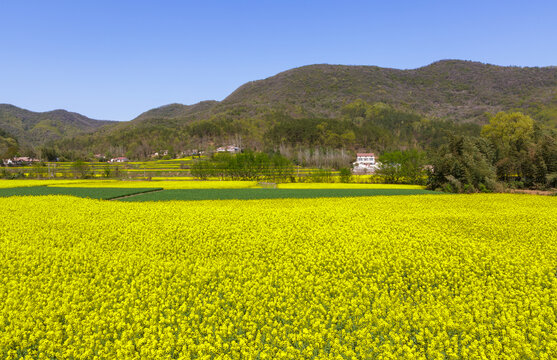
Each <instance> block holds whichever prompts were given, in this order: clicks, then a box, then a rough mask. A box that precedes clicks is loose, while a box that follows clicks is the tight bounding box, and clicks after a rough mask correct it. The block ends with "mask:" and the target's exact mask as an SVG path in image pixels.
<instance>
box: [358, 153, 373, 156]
mask: <svg viewBox="0 0 557 360" xmlns="http://www.w3.org/2000/svg"><path fill="white" fill-rule="evenodd" d="M356 156H357V157H360V156H373V157H375V154H374V153H357V154H356Z"/></svg>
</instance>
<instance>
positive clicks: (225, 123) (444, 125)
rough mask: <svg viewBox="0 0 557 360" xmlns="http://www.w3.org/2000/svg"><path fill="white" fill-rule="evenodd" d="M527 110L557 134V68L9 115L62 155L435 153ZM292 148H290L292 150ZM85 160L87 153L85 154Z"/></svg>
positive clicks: (21, 132) (454, 67) (275, 80)
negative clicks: (96, 112) (229, 147)
mask: <svg viewBox="0 0 557 360" xmlns="http://www.w3.org/2000/svg"><path fill="white" fill-rule="evenodd" d="M500 111H520V112H523V113H525V114H527V115H530V116H531V117H532V118H533V119H534V120H536V121H537V123H538V124H539V126H541V127H546V128H550V129H551V128H552V129H555V128H557V68H555V67H546V68H523V67H503V66H495V65H488V64H482V63H478V62H471V61H460V60H443V61H439V62H436V63H433V64H431V65H428V66H425V67H421V68H418V69H412V70H397V69H389V68H380V67H376V66H345V65H310V66H304V67H300V68H295V69H291V70H288V71H285V72H282V73H279V74H277V75H275V76H272V77H269V78H267V79H263V80H258V81H252V82H248V83H246V84H244V85H242V86H240V87H239V88H238V89H237V90H236V91H234V92H233V93H232V94H230V95H229V96H228V97H227V98H226V99H224V100H223V101H220V102H218V101H204V102H200V103H198V104H194V105H181V104H170V105H166V106H162V107H159V108H156V109H151V110H149V111H147V112H145V113H143V114H141V115H139V116H138V117H137V118H135V119H133V120H131V121H127V122H120V123H116V124H113V125H109V126H102V125H105V124H107V122H99V121H95V120H91V119H88V118H86V117H84V116H81V115H79V114H75V113H68V112H65V111H61V110H59V111H54V112H49V113H31V112H27V111H25V110H21V109H17V108H15V107H7V106H5V105H4V106H2V107H0V128H2V129H4V130H7V131H8V132H9V133H10V134H12V135H14V136H15V138H16V139H18V140H19V141H20V142H24V143H25V142H29V143H31V144H33V145H35V146H36V145H42V144H43V143H45V141H48V140H57V142H56V143H55V144H53V146H54V147H56V148H58V149H59V150H60V151H62V152H67V153H70V154H74V155H69V157H75V156H83V155H85V154H91V153H103V154H111V155H127V156H128V157H131V158H136V159H144V158H147V157H148V156H149V155H150V154H152V153H154V152H157V151H160V150H162V149H166V150H169V151H170V153H171V154H173V153H179V152H180V151H191V150H195V149H208V150H210V149H214V148H215V147H218V146H220V145H224V144H232V143H233V144H236V145H239V146H241V147H244V148H252V149H258V150H274V151H278V150H279V149H280V150H281V152H284V151H290V152H291V151H294V150H292V148H296V149H298V150H296V151H299V149H300V148H305V149H307V148H311V147H313V148H315V147H321V148H330V149H347V150H350V151H355V150H358V149H373V150H374V151H379V152H381V151H388V150H394V149H405V148H413V147H418V148H422V149H427V148H428V147H433V148H434V147H435V146H437V145H439V144H440V143H443V142H445V139H444V136H445V135H446V134H447V133H448V132H453V133H454V132H456V133H459V134H462V135H473V136H477V135H479V131H480V125H484V124H486V123H487V122H488V120H489V118H490V114H496V113H498V112H500ZM287 148H288V149H290V150H288V149H287ZM79 154H81V155H79Z"/></svg>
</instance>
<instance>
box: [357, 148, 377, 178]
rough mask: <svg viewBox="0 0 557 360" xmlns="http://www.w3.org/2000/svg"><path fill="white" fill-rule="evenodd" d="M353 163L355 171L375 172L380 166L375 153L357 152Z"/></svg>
mask: <svg viewBox="0 0 557 360" xmlns="http://www.w3.org/2000/svg"><path fill="white" fill-rule="evenodd" d="M352 165H353V170H354V172H355V173H364V174H365V173H374V172H375V171H376V170H377V169H378V168H379V163H378V162H377V161H376V160H375V154H374V153H357V154H356V161H355V162H353V163H352Z"/></svg>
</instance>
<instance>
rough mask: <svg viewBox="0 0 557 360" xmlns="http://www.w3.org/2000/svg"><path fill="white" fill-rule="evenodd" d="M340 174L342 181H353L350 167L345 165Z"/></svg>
mask: <svg viewBox="0 0 557 360" xmlns="http://www.w3.org/2000/svg"><path fill="white" fill-rule="evenodd" d="M339 176H340V182H341V183H349V182H350V181H352V171H351V170H350V168H347V167H343V168H340V169H339Z"/></svg>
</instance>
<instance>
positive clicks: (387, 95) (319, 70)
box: [136, 60, 557, 125]
mask: <svg viewBox="0 0 557 360" xmlns="http://www.w3.org/2000/svg"><path fill="white" fill-rule="evenodd" d="M356 99H362V100H365V101H367V102H369V103H375V102H383V103H386V104H389V105H393V106H395V107H399V108H403V109H408V110H412V111H416V112H418V113H420V114H423V115H425V116H428V117H433V118H441V119H449V120H454V121H459V122H460V121H465V122H474V121H480V122H481V121H485V117H484V114H485V113H486V112H489V113H496V112H498V111H502V110H510V109H522V110H523V111H525V112H528V113H530V114H532V115H533V116H537V117H538V118H539V120H541V121H545V122H548V123H551V124H553V125H557V67H545V68H540V67H514V66H496V65H489V64H483V63H479V62H472V61H462V60H442V61H438V62H435V63H433V64H431V65H428V66H424V67H421V68H418V69H412V70H398V69H390V68H381V67H377V66H346V65H309V66H303V67H299V68H295V69H291V70H288V71H284V72H281V73H279V74H277V75H275V76H272V77H269V78H267V79H264V80H257V81H251V82H248V83H246V84H244V85H242V86H240V87H239V88H238V89H237V90H236V91H234V92H233V93H232V94H230V95H229V96H228V97H227V98H226V99H224V100H223V101H222V102H203V103H199V104H196V105H192V106H185V105H179V104H172V105H168V106H165V107H161V108H158V109H154V110H150V111H148V112H146V113H143V114H141V115H140V116H139V117H138V118H137V119H136V120H145V119H148V118H184V119H186V118H188V117H192V116H195V115H196V114H199V113H201V114H203V115H204V117H208V115H209V114H211V115H214V114H220V113H227V114H230V113H232V114H234V113H242V114H244V115H246V116H257V114H261V113H265V112H266V111H267V110H269V109H275V110H279V111H285V112H287V113H289V114H291V115H293V116H315V117H335V116H339V114H340V109H341V107H342V106H343V105H344V104H346V103H349V102H352V101H354V100H356ZM193 109H195V110H197V111H195V110H193Z"/></svg>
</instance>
